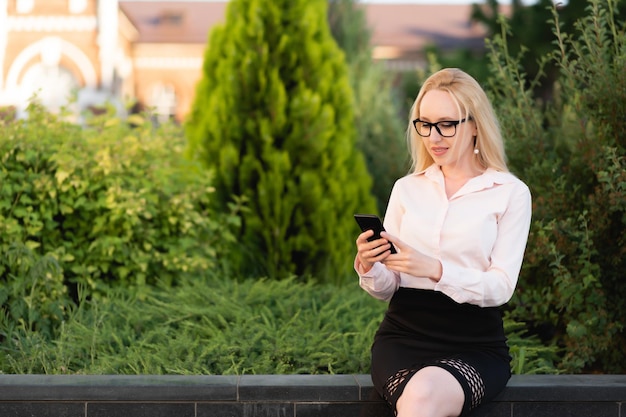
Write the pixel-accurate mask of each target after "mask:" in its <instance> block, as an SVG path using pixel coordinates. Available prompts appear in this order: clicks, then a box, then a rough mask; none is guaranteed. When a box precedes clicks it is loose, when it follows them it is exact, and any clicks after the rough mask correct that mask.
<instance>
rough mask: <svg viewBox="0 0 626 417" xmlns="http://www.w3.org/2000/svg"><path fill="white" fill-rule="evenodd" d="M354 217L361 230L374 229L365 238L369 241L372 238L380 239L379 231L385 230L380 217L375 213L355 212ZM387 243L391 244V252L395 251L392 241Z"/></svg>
mask: <svg viewBox="0 0 626 417" xmlns="http://www.w3.org/2000/svg"><path fill="white" fill-rule="evenodd" d="M354 219H355V220H356V222H357V223H358V224H359V227H360V228H361V231H363V232H365V231H366V230H373V231H374V235H373V236H372V237H370V238H369V239H367V240H368V241H369V242H371V241H372V240H376V239H380V232H383V231H385V228H384V227H383V222H382V221H381V220H380V217H378V216H377V215H375V214H355V215H354ZM389 244H391V249H390V250H391V253H396V248H395V247H394V246H393V243H391V242H389Z"/></svg>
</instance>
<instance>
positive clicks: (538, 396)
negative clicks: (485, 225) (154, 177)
mask: <svg viewBox="0 0 626 417" xmlns="http://www.w3.org/2000/svg"><path fill="white" fill-rule="evenodd" d="M0 416H2V417H21V416H29V417H30V416H36V417H39V416H40V417H48V416H55V417H105V416H106V417H117V416H119V417H122V416H123V417H129V416H132V417H134V416H138V417H143V416H146V417H148V416H150V417H161V416H163V417H165V416H175V417H209V416H211V417H257V416H259V417H269V416H277V417H287V416H289V417H313V416H324V417H370V416H371V417H374V416H375V417H392V413H391V412H390V410H389V408H388V407H387V406H386V404H385V403H384V402H383V401H382V400H381V399H380V397H378V395H377V394H376V392H375V390H374V389H373V387H372V382H371V379H370V377H369V375H243V376H226V375H225V376H180V375H137V376H129V375H0ZM486 416H492V417H531V416H532V417H542V416H546V417H547V416H549V417H554V416H557V417H558V416H569V417H626V375H515V376H513V377H512V378H511V380H510V381H509V384H508V385H507V387H506V388H505V390H504V391H503V392H502V393H501V394H500V395H499V396H498V397H497V398H496V399H495V400H494V401H493V402H492V403H490V404H488V405H485V406H484V407H482V408H481V409H480V410H479V411H478V412H476V413H474V414H473V416H472V417H486Z"/></svg>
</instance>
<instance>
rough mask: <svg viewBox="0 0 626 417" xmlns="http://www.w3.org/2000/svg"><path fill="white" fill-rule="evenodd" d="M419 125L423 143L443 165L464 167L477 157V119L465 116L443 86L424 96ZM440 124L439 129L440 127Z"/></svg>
mask: <svg viewBox="0 0 626 417" xmlns="http://www.w3.org/2000/svg"><path fill="white" fill-rule="evenodd" d="M419 114H420V117H419V121H418V122H417V123H416V125H417V128H419V129H420V131H421V133H422V134H428V130H429V129H430V135H429V136H427V137H425V136H421V139H422V141H423V143H424V146H425V147H426V149H427V150H428V153H429V154H430V156H431V157H432V158H433V160H434V161H435V163H436V164H437V165H440V166H442V167H444V166H449V167H457V166H458V167H463V166H466V164H467V163H471V161H472V158H473V157H474V136H476V133H477V132H476V123H475V122H474V121H471V120H465V121H464V122H460V123H458V122H459V121H461V120H463V115H461V114H459V110H458V108H457V105H456V103H455V101H454V100H453V99H452V96H450V93H448V92H447V91H443V90H430V91H428V92H427V93H426V94H424V96H423V97H422V101H421V103H420V106H419ZM437 127H438V128H439V130H438V129H437Z"/></svg>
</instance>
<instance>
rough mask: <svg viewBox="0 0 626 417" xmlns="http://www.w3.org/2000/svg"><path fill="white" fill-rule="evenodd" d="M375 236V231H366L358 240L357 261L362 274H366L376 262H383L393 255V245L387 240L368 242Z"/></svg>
mask: <svg viewBox="0 0 626 417" xmlns="http://www.w3.org/2000/svg"><path fill="white" fill-rule="evenodd" d="M373 235H374V231H373V230H366V231H365V232H363V233H361V234H360V235H359V237H357V239H356V249H357V259H358V261H359V264H360V265H361V272H362V273H366V272H367V271H369V270H370V269H372V266H374V264H375V263H376V262H382V261H383V260H385V258H387V257H388V256H389V254H390V253H391V250H390V248H391V245H390V244H389V242H388V241H387V240H386V239H376V240H373V241H371V242H368V241H367V239H368V238H370V237H372V236H373Z"/></svg>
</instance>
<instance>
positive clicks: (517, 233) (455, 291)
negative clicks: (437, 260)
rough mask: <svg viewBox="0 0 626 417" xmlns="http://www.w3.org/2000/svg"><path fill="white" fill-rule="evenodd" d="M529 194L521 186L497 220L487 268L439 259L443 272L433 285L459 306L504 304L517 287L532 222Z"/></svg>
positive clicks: (526, 188)
mask: <svg viewBox="0 0 626 417" xmlns="http://www.w3.org/2000/svg"><path fill="white" fill-rule="evenodd" d="M531 212H532V204H531V195H530V191H529V190H528V187H527V186H526V185H524V184H522V185H521V186H519V187H517V190H516V192H515V193H514V194H512V196H511V200H510V201H509V205H508V207H507V209H506V211H505V212H504V213H503V214H502V216H501V217H500V219H499V220H498V232H497V237H496V241H495V244H494V247H493V251H492V254H491V260H490V264H489V268H488V269H487V270H486V271H481V270H477V269H473V268H467V267H463V266H460V265H458V264H455V263H453V262H450V261H447V260H446V259H441V264H442V269H443V273H442V276H441V279H440V280H439V282H438V283H437V284H436V286H435V290H436V291H441V292H443V293H444V294H446V295H448V296H449V297H450V298H452V299H453V300H455V301H456V302H458V303H470V304H476V305H479V306H481V307H495V306H500V305H503V304H505V303H507V302H508V301H509V300H510V299H511V297H512V296H513V291H514V290H515V286H516V285H517V280H518V276H519V272H520V269H521V267H522V260H523V258H524V250H525V248H526V242H527V240H528V232H529V230H530V221H531Z"/></svg>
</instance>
